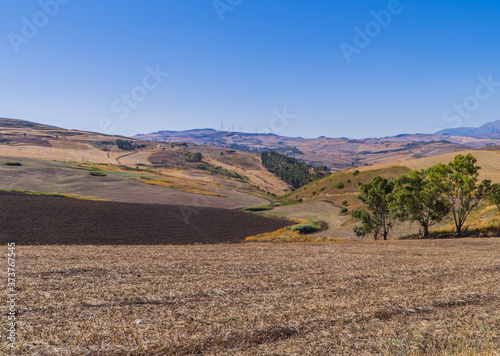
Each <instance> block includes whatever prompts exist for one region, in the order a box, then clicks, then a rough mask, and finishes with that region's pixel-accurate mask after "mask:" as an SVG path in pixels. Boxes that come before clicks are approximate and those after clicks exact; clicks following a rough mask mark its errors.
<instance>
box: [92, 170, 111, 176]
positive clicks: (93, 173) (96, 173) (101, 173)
mask: <svg viewBox="0 0 500 356" xmlns="http://www.w3.org/2000/svg"><path fill="white" fill-rule="evenodd" d="M89 174H90V175H91V176H95V177H107V176H108V175H107V174H106V173H104V172H99V171H92V172H90V173H89Z"/></svg>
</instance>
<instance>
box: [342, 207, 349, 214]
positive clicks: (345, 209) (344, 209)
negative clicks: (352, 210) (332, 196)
mask: <svg viewBox="0 0 500 356" xmlns="http://www.w3.org/2000/svg"><path fill="white" fill-rule="evenodd" d="M348 211H349V209H347V208H342V209H340V213H341V214H345V213H347V212H348Z"/></svg>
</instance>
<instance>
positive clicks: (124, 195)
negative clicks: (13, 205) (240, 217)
mask: <svg viewBox="0 0 500 356" xmlns="http://www.w3.org/2000/svg"><path fill="white" fill-rule="evenodd" d="M117 140H122V141H128V142H129V144H128V146H130V147H128V146H127V145H125V146H122V147H125V148H126V149H120V147H119V145H117ZM197 153H199V154H201V155H202V156H201V157H202V159H201V160H199V161H198V160H196V159H195V157H196V154H197ZM9 161H16V162H19V163H21V164H22V165H21V166H17V167H14V166H5V165H4V163H7V162H9ZM0 171H1V172H2V174H3V177H4V179H3V180H2V181H1V182H0V188H4V189H28V190H33V191H43V192H57V193H66V194H79V195H83V196H89V197H93V198H100V199H107V200H113V201H121V202H136V203H159V204H184V205H193V206H209V207H220V208H230V209H236V208H242V207H245V206H248V205H253V204H265V203H268V202H269V200H270V199H272V197H273V194H275V195H281V194H283V193H285V192H286V191H288V190H289V186H288V185H287V184H286V183H284V182H283V181H282V180H281V179H279V178H277V177H276V176H274V175H273V174H271V173H270V172H268V171H267V170H266V169H265V168H264V167H262V165H261V163H260V158H259V155H258V154H256V153H246V152H238V151H235V150H230V149H224V148H220V147H209V146H202V145H198V144H191V143H189V144H187V143H183V144H162V143H155V142H150V141H141V140H136V139H129V138H126V137H122V136H109V135H103V134H99V133H94V132H86V131H81V130H67V129H63V128H58V127H53V126H49V125H43V124H38V123H34V122H29V121H23V120H14V119H0ZM92 171H99V172H101V173H102V174H104V175H105V176H101V177H95V176H91V175H90V173H91V172H92Z"/></svg>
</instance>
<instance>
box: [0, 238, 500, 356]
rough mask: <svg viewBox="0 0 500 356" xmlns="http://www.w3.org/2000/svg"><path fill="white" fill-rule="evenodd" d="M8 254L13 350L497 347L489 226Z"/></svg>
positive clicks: (460, 350)
mask: <svg viewBox="0 0 500 356" xmlns="http://www.w3.org/2000/svg"><path fill="white" fill-rule="evenodd" d="M4 252H5V253H3V255H4V256H6V255H7V253H6V249H5V250H4ZM16 253H17V255H18V256H17V269H18V277H17V278H18V280H19V282H18V286H19V290H18V309H19V315H18V319H19V324H18V333H19V339H18V348H17V349H16V350H15V351H14V352H13V353H12V354H17V355H191V354H203V355H304V354H308V355H329V354H331V355H366V354H391V355H446V354H452V355H456V354H457V355H458V354H462V355H476V354H477V355H495V354H499V353H500V239H497V238H491V239H458V240H425V241H418V240H411V241H388V242H377V243H376V242H353V241H346V242H338V243H318V244H312V243H310V244H250V243H247V244H231V245H224V244H221V245H195V246H18V247H17V251H16ZM3 308H5V307H3ZM3 315H5V312H4V313H3ZM4 318H5V320H6V317H4ZM5 322H6V321H5ZM4 340H5V339H4ZM0 351H1V353H2V354H6V353H11V351H10V350H9V349H8V348H7V344H6V343H5V342H4V343H2V346H1V350H0Z"/></svg>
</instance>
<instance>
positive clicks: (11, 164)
mask: <svg viewBox="0 0 500 356" xmlns="http://www.w3.org/2000/svg"><path fill="white" fill-rule="evenodd" d="M3 165H4V166H22V165H23V164H22V163H21V162H5V163H4V164H3Z"/></svg>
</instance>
